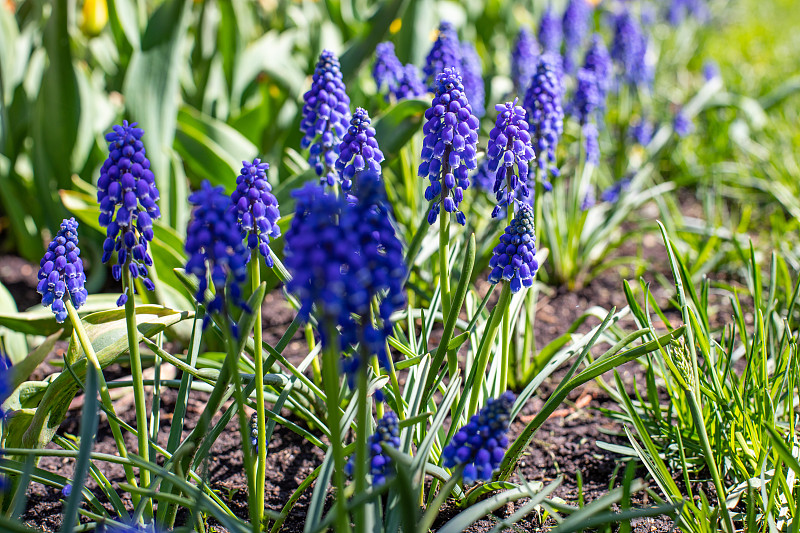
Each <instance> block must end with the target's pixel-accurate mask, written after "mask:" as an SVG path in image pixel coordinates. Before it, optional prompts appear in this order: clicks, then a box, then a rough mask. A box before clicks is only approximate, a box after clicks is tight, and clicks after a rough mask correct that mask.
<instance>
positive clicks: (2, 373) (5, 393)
mask: <svg viewBox="0 0 800 533" xmlns="http://www.w3.org/2000/svg"><path fill="white" fill-rule="evenodd" d="M11 366H12V365H11V359H9V357H8V354H7V353H5V352H3V351H1V350H0V418H2V417H3V416H4V415H5V412H4V411H3V408H2V406H3V402H5V401H6V400H7V399H8V397H9V396H11V393H12V392H14V389H13V388H12V387H13V384H12V382H11ZM5 481H6V479H5V478H2V477H0V490H2V489H3V488H5V487H4V484H5Z"/></svg>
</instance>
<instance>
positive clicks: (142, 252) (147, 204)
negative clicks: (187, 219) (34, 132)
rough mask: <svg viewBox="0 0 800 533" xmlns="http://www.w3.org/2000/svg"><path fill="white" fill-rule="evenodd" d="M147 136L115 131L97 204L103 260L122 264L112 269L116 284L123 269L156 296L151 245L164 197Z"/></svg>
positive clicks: (133, 127)
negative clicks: (102, 231)
mask: <svg viewBox="0 0 800 533" xmlns="http://www.w3.org/2000/svg"><path fill="white" fill-rule="evenodd" d="M142 135H144V131H143V130H142V129H140V128H137V127H136V123H135V122H134V123H133V124H130V125H128V121H127V120H126V121H124V122H123V123H122V126H114V128H113V131H111V132H110V133H108V134H106V141H107V142H108V158H107V159H106V160H105V162H104V163H103V167H102V168H101V169H100V178H99V179H98V180H97V201H98V203H99V204H100V218H99V220H100V225H101V226H102V227H104V228H106V239H105V241H104V242H103V257H102V259H101V261H102V262H103V263H108V261H109V260H110V259H111V257H112V256H113V255H114V254H116V256H117V264H116V265H114V266H112V267H111V274H112V275H113V276H114V279H116V280H119V279H120V278H121V277H122V269H123V268H127V269H128V270H129V271H130V273H131V275H132V276H133V277H134V278H136V277H141V278H142V284H143V285H144V287H145V288H146V289H147V290H149V291H152V290H154V289H155V286H154V285H153V282H152V281H150V279H149V278H148V271H147V267H149V266H152V265H153V258H152V257H150V254H149V252H148V251H147V245H148V243H149V242H151V241H152V240H153V220H155V219H157V218H159V217H160V216H161V211H160V210H159V208H158V205H157V204H156V201H157V200H158V198H159V195H158V188H156V183H155V177H154V176H153V173H152V172H151V171H150V161H149V160H148V159H147V156H146V155H145V149H144V144H142V141H141V138H142ZM127 299H128V296H127V295H126V294H123V295H122V296H120V297H119V299H118V300H117V305H118V306H120V305H123V304H125V302H126V301H127Z"/></svg>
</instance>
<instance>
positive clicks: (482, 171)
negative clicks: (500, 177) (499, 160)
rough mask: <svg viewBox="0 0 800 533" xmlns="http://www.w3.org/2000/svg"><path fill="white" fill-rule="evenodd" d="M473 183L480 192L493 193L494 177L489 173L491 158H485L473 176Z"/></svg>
mask: <svg viewBox="0 0 800 533" xmlns="http://www.w3.org/2000/svg"><path fill="white" fill-rule="evenodd" d="M472 183H473V184H474V185H475V187H476V188H477V189H478V190H480V191H491V190H492V189H493V188H494V176H492V173H491V172H490V171H489V158H488V157H484V158H483V159H482V160H481V162H480V164H479V165H478V168H477V169H476V170H475V173H474V174H473V175H472Z"/></svg>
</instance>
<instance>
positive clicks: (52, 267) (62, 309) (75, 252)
mask: <svg viewBox="0 0 800 533" xmlns="http://www.w3.org/2000/svg"><path fill="white" fill-rule="evenodd" d="M80 255H81V250H80V248H78V223H77V222H76V221H75V219H74V218H70V219H66V218H65V219H64V221H63V222H61V227H60V228H59V230H58V233H56V237H55V239H53V240H52V242H51V243H50V245H49V246H48V247H47V251H46V252H45V254H44V257H42V260H41V262H40V263H39V267H40V268H39V284H38V285H37V286H36V291H37V292H38V293H39V294H41V295H42V305H44V306H45V307H51V308H52V310H53V314H54V315H55V316H56V322H59V323H61V322H64V320H66V319H67V308H66V306H65V305H64V300H63V298H64V296H68V297H69V299H70V301H71V302H72V305H73V306H75V309H79V308H80V307H81V306H82V305H83V304H84V303H86V297H87V296H88V295H89V293H88V292H87V291H86V289H85V288H84V283H86V276H85V275H84V273H83V261H82V260H81V258H80Z"/></svg>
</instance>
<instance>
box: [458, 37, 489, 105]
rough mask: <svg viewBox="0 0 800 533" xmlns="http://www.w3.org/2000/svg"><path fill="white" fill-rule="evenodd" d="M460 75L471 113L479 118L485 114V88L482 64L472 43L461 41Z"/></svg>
mask: <svg viewBox="0 0 800 533" xmlns="http://www.w3.org/2000/svg"><path fill="white" fill-rule="evenodd" d="M461 77H462V79H463V81H464V92H465V93H466V95H467V100H469V103H470V105H471V106H472V113H473V114H474V115H475V116H476V117H478V118H481V117H482V116H483V115H484V114H486V109H485V107H484V100H485V99H486V90H485V88H484V86H483V66H481V58H480V57H479V56H478V52H477V51H476V50H475V47H474V46H473V45H472V43H469V42H464V43H461Z"/></svg>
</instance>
